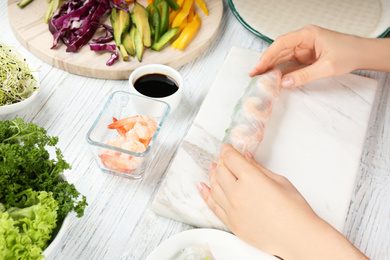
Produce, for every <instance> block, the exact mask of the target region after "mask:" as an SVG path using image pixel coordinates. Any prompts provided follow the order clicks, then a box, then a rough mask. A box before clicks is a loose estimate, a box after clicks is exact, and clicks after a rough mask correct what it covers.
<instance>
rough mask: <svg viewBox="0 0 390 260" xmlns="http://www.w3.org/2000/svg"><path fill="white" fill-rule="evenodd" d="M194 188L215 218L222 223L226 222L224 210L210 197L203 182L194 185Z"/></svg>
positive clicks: (208, 190) (207, 188) (208, 189)
mask: <svg viewBox="0 0 390 260" xmlns="http://www.w3.org/2000/svg"><path fill="white" fill-rule="evenodd" d="M196 188H197V189H198V191H199V193H200V195H201V196H202V198H203V200H204V201H205V202H206V204H207V205H208V206H209V208H210V209H211V210H212V211H213V212H214V214H215V215H217V217H218V218H219V219H220V220H222V222H224V223H226V221H227V215H226V212H225V210H224V209H223V208H222V207H221V206H220V205H219V204H218V203H217V202H216V201H215V200H214V198H213V197H212V195H211V192H210V188H209V187H208V186H207V185H206V184H204V183H203V182H201V183H198V184H197V185H196Z"/></svg>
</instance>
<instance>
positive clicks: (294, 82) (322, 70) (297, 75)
mask: <svg viewBox="0 0 390 260" xmlns="http://www.w3.org/2000/svg"><path fill="white" fill-rule="evenodd" d="M330 76H332V71H331V68H330V66H327V65H326V64H325V63H324V62H321V61H317V62H315V63H313V64H312V65H310V66H307V67H304V68H302V69H298V70H296V71H293V72H290V73H287V74H286V75H284V76H283V77H282V87H284V88H294V87H298V86H302V85H304V84H307V83H309V82H311V81H314V80H317V79H320V78H327V77H330Z"/></svg>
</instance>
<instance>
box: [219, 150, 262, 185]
mask: <svg viewBox="0 0 390 260" xmlns="http://www.w3.org/2000/svg"><path fill="white" fill-rule="evenodd" d="M220 154H221V158H222V160H223V162H224V165H225V166H226V167H227V168H228V169H229V170H230V172H231V173H232V174H233V175H234V176H235V177H236V178H237V179H240V178H242V177H243V176H244V175H246V174H249V173H251V172H254V171H258V170H257V168H256V166H254V165H253V164H252V163H249V162H248V161H247V159H245V157H244V156H243V155H241V154H240V153H239V152H238V151H237V150H236V149H234V148H233V146H232V145H231V144H224V145H223V146H222V147H221V153H220Z"/></svg>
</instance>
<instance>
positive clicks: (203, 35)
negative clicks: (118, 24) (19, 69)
mask: <svg viewBox="0 0 390 260" xmlns="http://www.w3.org/2000/svg"><path fill="white" fill-rule="evenodd" d="M19 1H20V0H8V16H9V21H10V24H11V27H12V30H13V32H14V34H15V36H16V38H17V39H18V40H19V41H20V42H21V44H22V45H23V46H24V47H26V49H27V50H29V51H30V52H31V53H32V54H34V55H35V56H37V57H38V58H40V59H41V60H43V61H45V62H47V63H49V64H50V65H52V66H55V67H57V68H59V69H62V70H65V71H68V72H70V73H74V74H78V75H82V76H87V77H93V78H103V79H128V78H129V75H130V73H131V72H132V71H133V70H134V69H136V68H138V67H139V66H141V65H146V64H152V63H157V64H166V65H169V66H171V67H173V68H178V67H180V66H183V65H184V64H186V63H188V62H190V61H192V60H194V59H196V58H197V57H199V56H200V55H201V54H202V53H203V52H204V51H205V50H206V49H207V48H208V47H209V46H210V44H211V43H212V41H213V40H214V38H215V36H216V34H217V32H218V29H219V25H220V23H221V18H222V13H223V3H222V0H205V3H206V5H207V7H208V9H209V15H208V16H206V15H205V14H203V12H202V11H201V10H200V8H198V6H197V5H195V7H196V8H195V12H198V13H199V16H200V18H201V19H202V24H201V26H200V28H199V31H198V32H197V34H196V36H195V37H194V38H193V39H192V41H191V42H190V43H189V44H188V46H187V47H186V48H185V49H184V50H178V49H174V48H172V47H170V46H167V47H165V48H164V49H163V50H161V51H158V52H157V51H153V50H151V49H150V48H148V49H146V50H145V53H144V55H143V59H142V62H139V61H138V60H137V59H136V58H130V60H129V61H126V62H125V61H122V60H121V57H120V58H119V59H120V60H117V61H116V62H115V63H114V65H112V66H107V65H106V62H107V60H108V59H109V58H110V53H96V52H94V51H91V50H90V49H89V46H84V47H83V48H82V49H81V50H80V51H79V52H77V53H67V52H65V49H66V46H65V45H64V44H58V45H57V47H56V48H55V49H50V48H51V47H52V45H53V36H52V34H51V33H50V32H49V29H48V25H47V24H45V22H44V15H45V12H46V9H47V7H48V4H47V2H46V0H34V1H33V2H31V3H30V4H29V5H27V6H26V7H25V8H23V9H22V8H20V7H18V6H17V5H16V4H17V3H18V2H19ZM139 3H141V4H143V5H144V6H146V0H140V1H139ZM104 23H107V24H109V17H107V19H106V20H105V21H104ZM94 38H95V37H94Z"/></svg>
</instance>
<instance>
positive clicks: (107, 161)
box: [99, 154, 143, 173]
mask: <svg viewBox="0 0 390 260" xmlns="http://www.w3.org/2000/svg"><path fill="white" fill-rule="evenodd" d="M99 157H100V159H101V161H102V163H103V165H104V166H105V167H107V168H108V169H111V170H114V171H119V172H124V173H131V172H133V171H135V170H136V169H137V167H138V166H139V165H140V164H141V163H142V160H143V158H141V157H132V156H131V155H129V156H124V157H121V156H119V157H118V156H112V155H109V154H100V155H99Z"/></svg>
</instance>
